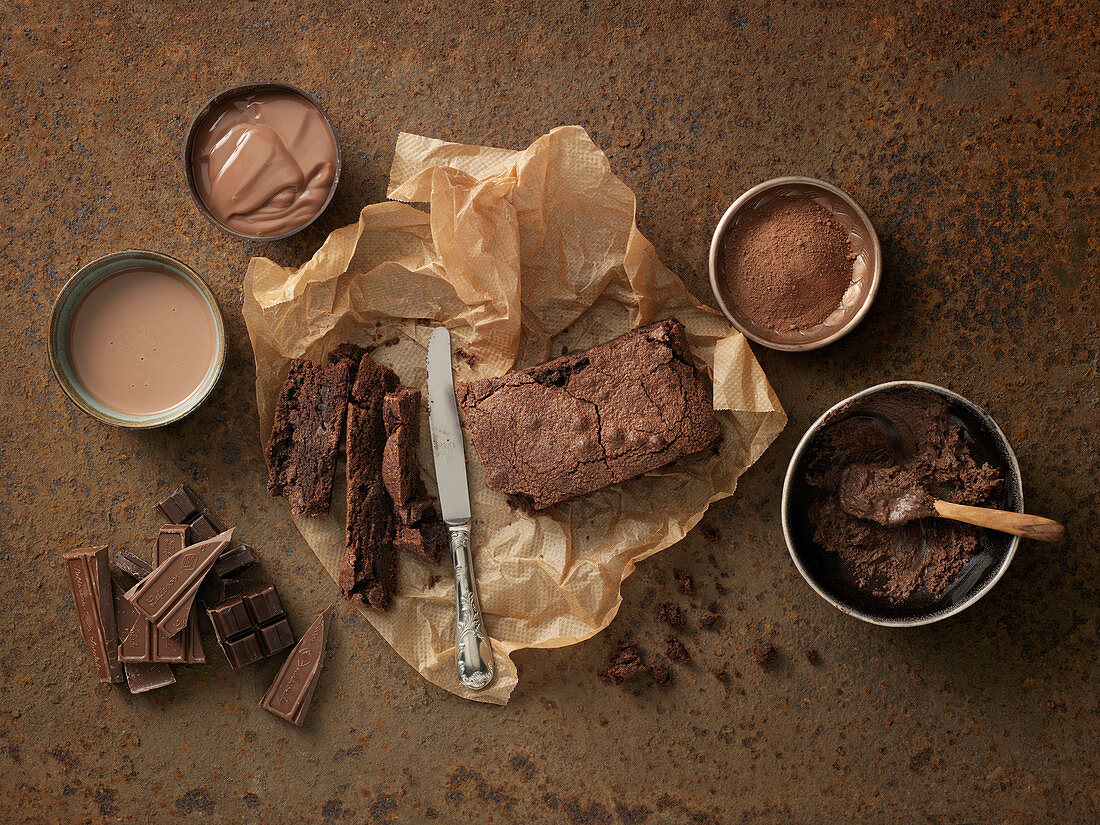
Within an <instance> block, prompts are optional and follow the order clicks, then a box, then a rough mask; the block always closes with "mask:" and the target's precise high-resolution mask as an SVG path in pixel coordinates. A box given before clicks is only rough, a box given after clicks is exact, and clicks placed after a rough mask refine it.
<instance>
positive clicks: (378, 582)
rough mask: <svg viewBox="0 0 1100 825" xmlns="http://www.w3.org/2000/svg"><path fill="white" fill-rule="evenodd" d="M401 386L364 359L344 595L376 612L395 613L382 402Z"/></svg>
mask: <svg viewBox="0 0 1100 825" xmlns="http://www.w3.org/2000/svg"><path fill="white" fill-rule="evenodd" d="M398 383H399V382H398V380H397V376H396V375H395V374H394V372H393V371H392V370H390V369H387V368H386V367H383V366H381V365H380V364H378V363H376V362H375V360H374V359H373V358H371V357H370V355H363V357H362V359H361V360H360V362H359V369H358V371H357V375H356V378H355V384H354V385H353V386H352V391H351V397H350V399H349V403H348V424H347V454H348V460H347V482H348V484H347V488H348V489H347V502H348V507H347V532H346V543H345V548H344V558H343V560H342V562H341V564H340V576H339V583H340V593H341V595H342V596H343V597H344V598H345V599H347V600H348V601H354V602H358V603H360V604H362V605H365V606H368V607H372V608H374V609H376V610H386V609H387V608H389V606H390V605H391V604H392V603H393V593H394V590H396V588H397V562H396V558H395V554H394V548H393V534H394V509H393V502H392V501H391V500H390V496H389V493H387V492H386V487H385V484H384V483H383V481H382V450H383V447H384V445H385V442H386V431H385V427H384V424H383V421H382V403H383V399H384V398H385V395H386V393H388V392H393V390H395V389H396V388H397V386H398Z"/></svg>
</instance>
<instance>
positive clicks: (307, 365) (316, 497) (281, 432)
mask: <svg viewBox="0 0 1100 825" xmlns="http://www.w3.org/2000/svg"><path fill="white" fill-rule="evenodd" d="M356 365H357V362H356V361H353V360H352V359H351V358H350V357H343V356H340V355H338V356H337V357H336V359H335V360H334V361H332V363H330V364H329V366H327V367H321V366H318V365H317V364H314V363H313V362H312V361H310V360H309V359H308V358H297V359H295V360H294V361H293V362H291V365H290V373H289V375H287V379H286V381H285V382H284V383H283V389H282V392H281V394H280V395H279V401H278V403H277V405H276V407H275V424H274V428H273V429H272V431H271V438H270V439H269V440H268V442H267V448H266V449H265V450H264V455H265V457H266V458H267V467H268V483H267V491H268V493H270V494H271V495H273V496H285V497H286V500H287V503H288V504H289V505H290V511H291V512H292V513H293V514H294V515H295V516H299V517H301V516H320V515H324V514H325V513H327V512H328V509H329V504H330V500H331V498H332V482H333V479H334V477H335V474H336V460H337V456H338V453H339V449H340V439H341V437H342V436H343V434H344V418H345V416H346V414H347V406H348V393H349V391H350V390H351V382H352V381H353V380H354V379H355V369H356Z"/></svg>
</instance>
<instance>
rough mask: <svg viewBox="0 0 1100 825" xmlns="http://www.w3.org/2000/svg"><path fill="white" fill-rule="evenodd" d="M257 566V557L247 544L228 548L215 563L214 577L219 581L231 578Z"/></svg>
mask: <svg viewBox="0 0 1100 825" xmlns="http://www.w3.org/2000/svg"><path fill="white" fill-rule="evenodd" d="M255 566H256V556H255V555H254V554H253V552H252V548H251V547H249V546H248V545H247V544H238V545H237V546H236V547H228V548H226V549H225V550H223V551H222V554H221V555H220V556H218V560H217V561H216V562H214V575H215V576H217V577H218V578H219V579H226V578H231V577H233V576H236V575H237V574H238V573H243V572H244V571H245V570H248V569H249V568H250V567H255Z"/></svg>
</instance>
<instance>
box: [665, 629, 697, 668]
mask: <svg viewBox="0 0 1100 825" xmlns="http://www.w3.org/2000/svg"><path fill="white" fill-rule="evenodd" d="M665 655H666V656H667V657H668V658H670V659H671V660H672V661H674V662H676V663H677V664H680V665H685V664H687V663H688V662H689V661H691V654H690V653H688V650H687V648H686V647H684V643H683V642H681V641H680V640H679V639H677V638H676V637H675V636H669V637H668V638H667V639H665Z"/></svg>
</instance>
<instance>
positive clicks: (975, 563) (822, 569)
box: [782, 381, 1024, 627]
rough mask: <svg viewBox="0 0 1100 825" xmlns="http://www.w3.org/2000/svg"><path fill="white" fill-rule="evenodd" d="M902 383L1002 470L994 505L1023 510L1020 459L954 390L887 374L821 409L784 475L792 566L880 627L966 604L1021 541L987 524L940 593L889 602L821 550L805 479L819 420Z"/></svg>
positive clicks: (919, 620) (997, 574) (918, 621)
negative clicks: (942, 408) (933, 400)
mask: <svg viewBox="0 0 1100 825" xmlns="http://www.w3.org/2000/svg"><path fill="white" fill-rule="evenodd" d="M906 388H908V389H922V390H926V391H929V392H933V393H936V394H937V395H940V396H942V397H943V398H944V399H945V400H946V401H947V406H948V414H949V415H950V416H951V418H952V420H953V421H954V422H955V423H956V424H958V425H959V426H960V427H961V428H962V431H963V438H964V439H965V440H966V442H967V444H968V445H969V446H970V448H971V450H972V451H973V452H974V454H975V457H976V458H977V459H978V460H979V461H982V462H986V463H988V464H990V465H991V466H993V467H995V468H996V469H997V470H999V471H1000V472H1001V474H1002V475H1003V476H1004V479H1005V483H1004V490H1003V492H1002V500H1001V501H1000V502H998V503H997V506H998V507H1000V508H1001V509H1004V510H1015V511H1016V512H1018V513H1022V512H1023V510H1024V494H1023V484H1022V480H1021V478H1020V465H1019V464H1018V463H1017V462H1016V455H1015V453H1013V452H1012V447H1011V446H1009V443H1008V439H1007V438H1005V434H1004V433H1003V432H1002V431H1001V428H1000V427H998V426H997V424H996V422H995V421H994V420H993V419H992V418H990V417H989V415H988V414H986V412H985V411H984V410H982V409H981V408H980V407H978V406H977V405H975V404H972V403H971V402H970V401H968V400H967V399H965V398H963V397H962V396H961V395H959V394H958V393H955V392H952V391H951V390H947V389H944V388H943V387H937V386H936V385H934V384H925V383H924V382H922V381H891V382H889V383H886V384H879V385H877V386H874V387H870V388H869V389H866V390H863V391H862V392H858V393H856V394H855V395H853V396H851V397H849V398H846V399H844V400H843V401H841V402H840V403H839V404H836V405H835V406H833V407H832V408H830V409H829V410H827V411H826V412H825V413H824V415H822V416H821V417H820V418H818V419H817V421H815V422H814V423H813V425H812V426H811V427H810V428H809V429H808V430H807V431H806V434H805V435H804V436H803V437H802V440H801V441H799V443H798V447H796V448H795V451H794V455H793V456H792V457H791V463H790V465H789V466H788V467H787V475H786V478H785V479H784V480H783V503H782V521H783V537H784V538H785V539H786V541H787V549H788V550H789V551H790V554H791V558H792V559H793V560H794V564H795V567H797V568H798V572H799V573H801V574H802V577H803V578H804V579H805V580H806V581H807V583H809V585H810V587H812V588H813V589H814V590H815V591H817V593H818V595H820V596H821V597H822V598H824V599H825V600H826V601H827V602H829V603H830V604H831V605H833V606H834V607H836V608H837V609H839V610H841V611H843V612H844V613H847V614H848V615H849V616H855V617H856V618H857V619H862V620H863V621H865V622H870V623H872V624H877V625H883V626H886V627H913V626H916V625H922V624H931V623H932V622H938V621H940V620H941V619H946V618H947V617H948V616H953V615H955V614H956V613H958V612H960V611H962V610H965V609H966V608H968V607H970V605H972V604H974V602H976V601H977V600H978V599H980V598H981V597H982V596H984V595H985V594H986V593H988V592H989V591H990V590H991V589H992V588H993V585H995V584H996V583H997V582H998V581H999V580H1000V578H1001V576H1003V575H1004V573H1005V571H1006V570H1007V569H1008V565H1009V564H1010V563H1011V562H1012V557H1013V556H1014V555H1015V554H1016V547H1017V546H1018V545H1019V543H1020V539H1019V538H1018V537H1017V536H1010V535H1008V534H1007V533H997V532H994V531H992V530H987V531H985V537H984V541H983V543H982V547H981V549H980V551H979V552H978V553H977V554H976V555H975V556H974V558H972V559H971V560H970V561H969V562H967V564H966V566H965V567H964V568H963V570H962V572H961V573H960V574H959V576H958V577H957V578H956V580H955V582H954V583H953V584H952V585H951V586H950V587H949V588H948V589H947V591H946V592H945V593H943V595H941V596H939V597H938V598H933V597H931V596H930V595H921V594H919V593H914V594H913V596H912V597H910V598H909V599H906V600H905V601H903V602H901V603H899V604H895V603H893V602H890V601H889V600H888V599H886V598H885V597H881V596H875V595H873V594H870V593H868V592H867V591H866V590H863V589H861V588H859V587H858V586H857V585H856V584H855V583H854V582H852V581H850V579H849V577H847V576H846V575H845V574H844V573H843V572H842V570H841V565H840V563H839V559H838V558H837V556H836V554H835V553H829V552H826V551H825V550H823V549H822V548H821V547H819V546H818V545H817V544H816V543H815V542H814V540H813V534H814V529H813V525H812V524H811V523H810V519H809V509H810V505H811V504H812V503H813V502H814V501H815V499H816V498H817V497H818V495H819V493H818V492H817V491H815V490H814V488H812V487H810V486H809V485H808V484H807V483H806V480H805V478H806V470H807V465H808V460H809V457H810V455H811V454H812V446H813V443H814V438H815V436H816V435H817V433H818V431H819V430H820V429H821V427H822V425H824V424H827V423H830V422H831V421H834V420H836V417H837V413H838V412H839V411H842V410H843V409H844V408H845V407H848V406H849V405H851V404H852V403H853V402H854V401H856V400H858V399H863V398H866V397H868V396H870V395H874V394H878V393H888V392H892V391H896V390H899V389H906ZM928 521H935V519H929V520H928Z"/></svg>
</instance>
